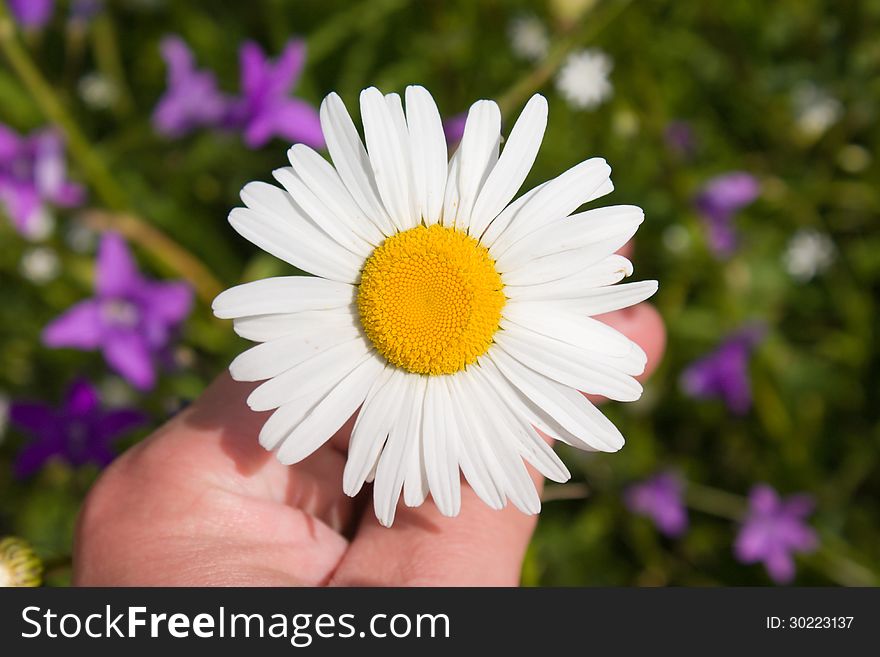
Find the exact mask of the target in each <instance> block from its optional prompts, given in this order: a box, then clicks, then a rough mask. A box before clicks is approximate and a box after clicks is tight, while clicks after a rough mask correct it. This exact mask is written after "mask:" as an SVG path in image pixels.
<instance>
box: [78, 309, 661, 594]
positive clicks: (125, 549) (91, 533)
mask: <svg viewBox="0 0 880 657" xmlns="http://www.w3.org/2000/svg"><path fill="white" fill-rule="evenodd" d="M602 319H603V321H605V322H606V323H608V324H610V325H612V326H613V327H615V328H617V329H618V330H619V331H621V332H622V333H624V334H625V335H627V336H628V337H630V338H631V339H632V340H634V341H636V342H637V343H639V344H640V345H641V346H642V348H643V349H644V350H645V351H646V353H647V354H648V365H647V369H646V371H645V374H644V375H643V377H642V378H644V377H646V376H648V374H650V372H651V371H652V370H653V369H654V367H656V364H657V362H658V361H659V359H660V356H661V354H662V352H663V347H664V344H665V331H664V327H663V322H662V320H661V319H660V316H659V314H658V313H657V311H656V310H654V308H653V307H652V306H650V305H649V304H645V303H643V304H640V305H638V306H635V307H632V308H628V309H626V310H622V311H617V312H614V313H610V314H609V315H606V316H604V317H602ZM252 389H253V384H243V383H236V382H233V381H232V379H231V378H230V377H229V376H228V375H227V374H224V375H223V376H221V377H219V378H218V379H217V380H216V381H215V382H214V383H213V384H212V385H211V386H210V387H209V388H208V389H207V390H206V391H205V393H204V394H203V395H202V396H201V397H200V398H199V399H198V400H197V401H196V402H195V403H194V404H193V405H192V406H190V407H189V408H188V409H186V410H185V411H183V412H182V413H180V414H179V415H177V416H176V417H174V418H173V419H172V420H170V421H169V422H168V423H167V424H166V425H165V426H163V427H162V428H160V429H159V430H158V431H156V432H155V433H154V434H153V435H151V436H150V437H149V438H147V439H146V440H144V441H143V442H141V443H139V444H138V445H137V446H135V447H133V448H132V449H130V450H129V451H128V452H126V453H125V454H124V455H122V456H121V457H120V458H119V459H117V460H116V461H115V462H114V463H113V464H112V465H111V466H110V467H109V468H108V469H107V470H106V471H105V472H104V474H103V475H102V476H101V478H100V479H99V481H98V482H97V484H96V485H95V486H94V488H93V490H92V491H91V493H90V494H89V496H88V498H87V500H86V502H85V505H84V507H83V510H82V514H81V516H80V521H79V526H78V531H77V539H76V546H75V554H74V583H75V584H78V585H88V586H108V585H112V586H139V585H140V586H142V585H168V586H198V585H203V586H297V585H304V586H419V585H423V586H425V585H430V586H454V585H484V586H489V585H495V586H506V585H516V584H517V583H518V581H519V576H520V569H521V566H522V559H523V556H524V554H525V549H526V546H527V545H528V542H529V540H530V538H531V535H532V532H533V530H534V528H535V524H536V522H537V517H536V516H527V515H524V514H522V513H520V512H519V511H518V510H516V509H515V508H513V507H507V508H505V509H503V510H502V511H495V510H492V509H490V508H489V507H488V506H486V505H485V504H484V503H483V502H481V501H480V500H479V499H478V498H477V497H476V495H475V494H474V493H473V491H472V490H471V489H470V488H469V487H468V486H462V490H461V497H462V500H461V513H460V515H459V516H458V517H456V518H446V517H443V516H442V515H441V514H440V513H439V512H438V511H437V509H436V508H435V506H434V505H433V504H432V503H431V502H430V501H428V502H426V503H425V504H423V505H422V506H420V507H417V508H409V507H405V506H403V505H401V507H400V508H399V510H398V512H397V516H396V520H395V522H394V525H393V526H392V527H391V528H385V527H382V526H381V525H380V524H379V522H378V521H377V520H376V518H375V517H374V515H373V512H372V506H371V505H369V504H364V502H365V501H366V498H367V497H368V496H369V491H367V492H364V493H362V494H361V495H359V496H357V497H356V498H354V499H352V498H349V497H347V496H346V495H345V494H344V493H343V492H342V471H343V467H344V465H345V458H346V449H347V444H348V438H349V434H350V431H351V427H352V425H353V420H349V422H347V423H346V424H345V425H344V426H343V427H342V428H341V429H340V430H339V432H337V434H336V435H335V436H334V437H333V438H332V439H331V440H330V441H329V442H328V443H327V444H326V445H324V446H323V447H322V448H321V449H319V450H318V451H317V452H315V453H314V454H313V455H312V456H310V457H309V458H307V459H305V460H304V461H302V462H300V463H298V464H296V465H293V466H284V465H281V463H279V462H278V461H277V460H276V459H275V457H274V456H273V455H272V454H271V453H270V452H267V451H265V450H264V449H263V448H262V447H261V446H260V445H259V443H258V442H257V434H258V433H259V430H260V427H261V426H262V424H263V422H265V420H266V418H267V416H268V415H269V413H254V412H252V411H251V410H249V409H248V407H247V405H246V403H245V399H246V397H247V395H248V394H249V392H250V391H251V390H252ZM529 472H530V473H531V476H532V478H533V479H534V480H535V483H536V485H538V486H539V487H540V486H541V484H542V482H541V477H540V475H539V474H537V473H536V472H535V471H534V470H533V469H532V468H531V467H529Z"/></svg>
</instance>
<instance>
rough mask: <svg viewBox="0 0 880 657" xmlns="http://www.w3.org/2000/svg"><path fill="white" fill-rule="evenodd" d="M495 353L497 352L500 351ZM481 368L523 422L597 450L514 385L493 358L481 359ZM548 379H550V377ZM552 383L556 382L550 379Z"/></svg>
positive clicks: (559, 439)
mask: <svg viewBox="0 0 880 657" xmlns="http://www.w3.org/2000/svg"><path fill="white" fill-rule="evenodd" d="M495 353H496V354H497V353H498V352H495ZM502 357H503V354H502ZM512 362H513V363H514V365H517V366H519V367H522V368H523V369H524V371H525V372H527V373H529V375H530V376H531V375H532V374H531V372H530V370H528V369H527V368H524V366H522V365H520V364H519V363H516V361H512ZM480 368H481V370H482V371H483V373H484V374H485V375H486V377H487V378H488V379H489V381H491V384H492V389H493V390H495V391H496V392H497V393H498V394H499V396H501V397H502V398H503V399H504V400H505V402H506V403H507V405H508V407H510V408H511V409H514V411H515V414H516V415H517V416H519V417H520V419H521V420H522V421H523V422H528V423H529V424H530V425H532V426H533V427H535V428H536V429H540V430H541V431H542V432H544V433H545V434H547V435H548V436H550V437H551V438H553V439H554V440H558V441H560V442H562V443H565V444H566V445H571V446H572V447H576V448H578V449H582V450H585V451H593V452H594V451H596V448H595V447H593V446H592V445H591V444H589V443H587V442H585V441H584V440H583V439H581V438H578V437H577V436H576V435H574V434H573V433H572V432H570V431H569V430H568V429H566V428H565V427H563V426H562V425H561V424H559V422H557V421H556V420H555V419H554V418H553V417H552V416H551V415H549V414H548V413H547V412H546V411H544V410H543V409H542V408H540V407H539V406H537V405H536V404H535V402H533V401H532V400H531V399H530V398H529V397H528V396H527V395H526V394H525V393H523V392H522V390H520V389H519V388H517V387H516V386H514V385H513V384H512V383H511V382H510V380H508V379H507V377H506V376H505V375H504V374H502V373H501V371H500V370H499V369H498V367H497V366H496V365H495V363H494V362H493V361H492V360H491V358H483V359H481V361H480ZM535 375H537V374H535ZM537 376H540V375H537ZM546 380H547V381H550V380H549V379H546ZM550 383H554V382H552V381H550ZM578 394H580V393H578Z"/></svg>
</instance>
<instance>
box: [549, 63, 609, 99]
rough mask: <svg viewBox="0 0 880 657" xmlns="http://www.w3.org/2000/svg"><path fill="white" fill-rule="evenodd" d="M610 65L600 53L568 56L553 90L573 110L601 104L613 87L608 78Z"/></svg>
mask: <svg viewBox="0 0 880 657" xmlns="http://www.w3.org/2000/svg"><path fill="white" fill-rule="evenodd" d="M612 66H613V63H612V61H611V58H610V57H609V56H608V55H606V54H605V53H604V52H602V51H601V50H596V49H589V50H581V51H579V52H574V53H572V54H570V55H569V56H568V58H567V59H566V60H565V63H564V64H563V65H562V68H561V69H560V70H559V74H558V75H557V77H556V89H557V90H558V91H559V93H560V94H561V95H562V97H563V98H565V100H566V101H568V104H569V105H571V106H572V107H573V108H574V109H578V110H584V109H593V108H594V107H598V106H599V105H601V104H602V103H603V102H604V101H605V100H606V99H607V98H608V97H609V96H611V92H612V91H613V88H612V86H611V82H610V81H609V79H608V76H609V75H610V74H611V67H612Z"/></svg>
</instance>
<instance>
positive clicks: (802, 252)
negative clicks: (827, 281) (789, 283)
mask: <svg viewBox="0 0 880 657" xmlns="http://www.w3.org/2000/svg"><path fill="white" fill-rule="evenodd" d="M834 254H835V249H834V242H832V241H831V238H830V237H828V236H827V235H825V234H824V233H820V232H818V231H816V230H811V229H801V230H799V231H797V232H796V233H795V234H794V236H793V237H792V238H791V240H789V242H788V246H787V247H786V249H785V253H784V254H783V263H784V265H785V269H786V271H788V273H789V274H790V275H791V277H792V278H794V279H796V280H799V281H801V282H804V283H805V282H807V281H809V280H811V279H812V278H814V277H815V276H816V274H819V273H821V272H823V271H825V270H826V269H828V267H830V266H831V263H832V262H834Z"/></svg>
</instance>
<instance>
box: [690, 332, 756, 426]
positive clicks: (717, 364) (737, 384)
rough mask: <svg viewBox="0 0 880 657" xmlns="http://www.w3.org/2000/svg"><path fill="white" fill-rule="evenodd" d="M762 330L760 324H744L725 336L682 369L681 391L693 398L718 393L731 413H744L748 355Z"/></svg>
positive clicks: (747, 397) (748, 390)
mask: <svg viewBox="0 0 880 657" xmlns="http://www.w3.org/2000/svg"><path fill="white" fill-rule="evenodd" d="M764 332H765V331H764V328H763V327H762V326H748V327H746V328H744V329H742V330H740V331H737V332H736V333H734V334H732V335H730V336H729V337H727V338H726V339H725V340H724V341H723V342H722V343H721V345H720V346H719V347H718V348H717V349H715V351H713V352H711V353H710V354H708V355H706V356H704V357H703V358H701V359H699V360H698V361H696V362H694V363H693V364H691V366H690V367H688V368H687V369H686V370H685V371H684V373H683V374H682V377H681V385H682V388H683V389H684V391H685V392H686V393H687V394H688V395H690V396H691V397H694V398H696V399H707V398H712V397H720V398H721V399H723V400H724V402H725V403H726V404H727V407H728V408H729V409H730V410H731V411H733V412H734V413H737V414H739V415H742V414H744V413H746V412H747V411H748V410H749V408H750V407H751V405H752V391H751V385H750V381H749V356H750V355H751V352H752V350H753V349H754V348H755V346H757V345H758V344H759V343H760V342H761V339H762V338H763V336H764Z"/></svg>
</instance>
